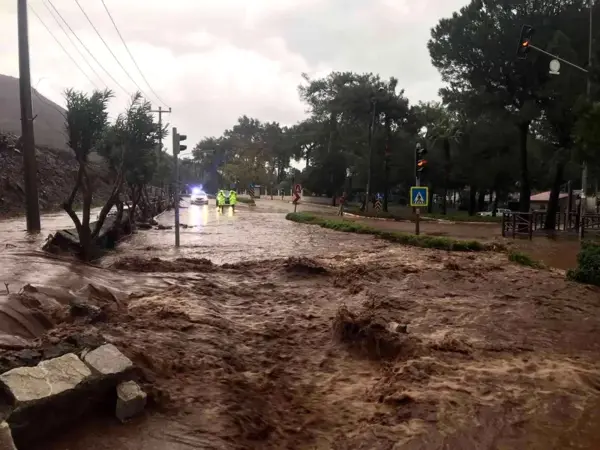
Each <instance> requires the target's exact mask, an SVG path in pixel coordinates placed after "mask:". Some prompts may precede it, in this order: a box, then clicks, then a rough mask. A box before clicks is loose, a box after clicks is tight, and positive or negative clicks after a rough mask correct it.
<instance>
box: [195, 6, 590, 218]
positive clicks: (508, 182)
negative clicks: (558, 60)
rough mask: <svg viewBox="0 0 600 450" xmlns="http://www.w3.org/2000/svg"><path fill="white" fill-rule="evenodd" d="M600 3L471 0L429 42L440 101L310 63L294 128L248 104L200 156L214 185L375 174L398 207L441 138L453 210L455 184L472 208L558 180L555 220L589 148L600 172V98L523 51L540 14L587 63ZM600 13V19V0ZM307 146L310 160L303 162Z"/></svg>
mask: <svg viewBox="0 0 600 450" xmlns="http://www.w3.org/2000/svg"><path fill="white" fill-rule="evenodd" d="M588 4H589V3H588V1H587V0H549V1H543V2H542V1H539V0H500V1H497V0H472V1H471V2H470V3H469V4H468V5H467V6H465V7H463V8H461V9H460V10H459V11H457V12H455V13H454V14H453V15H452V16H451V17H449V18H444V19H442V20H440V21H439V23H438V24H437V25H436V26H435V27H434V28H433V29H432V31H431V39H430V41H429V42H428V49H429V52H430V56H431V60H432V63H433V65H434V66H435V67H436V68H437V69H438V70H439V71H440V73H441V75H442V79H443V81H444V83H445V85H444V88H443V89H442V90H441V92H440V93H441V98H442V101H441V102H438V103H427V104H423V103H419V104H413V105H410V104H409V102H408V100H407V99H406V97H405V96H404V91H403V90H402V89H401V87H400V86H398V80H396V79H395V78H390V79H387V80H385V79H382V78H380V76H379V75H377V74H372V73H363V74H360V73H354V72H332V73H330V74H329V75H327V76H324V77H321V78H314V79H313V78H310V77H309V76H307V75H303V82H302V84H301V85H300V86H299V88H298V93H299V97H300V99H301V100H302V101H303V102H304V103H305V104H306V106H307V113H308V115H307V117H306V118H305V119H304V120H302V121H300V122H299V123H297V124H294V125H292V126H288V127H284V126H281V125H279V124H270V123H263V122H260V121H259V120H258V119H253V118H249V117H246V116H242V117H241V118H240V119H239V121H238V123H237V124H235V125H234V126H233V127H232V128H231V129H229V130H226V131H224V132H223V134H222V136H220V137H212V138H207V139H204V140H203V141H201V142H200V143H198V145H197V147H196V150H195V152H194V158H195V160H196V161H197V162H198V163H199V164H201V166H202V167H203V171H204V172H207V173H208V172H210V173H213V174H214V175H215V176H214V177H213V178H212V179H213V181H214V184H215V185H222V184H224V183H225V184H227V183H239V185H240V186H242V187H245V186H247V185H249V184H251V183H254V184H264V185H269V186H273V185H278V186H284V185H285V186H289V185H290V184H291V182H302V183H303V186H304V187H305V188H306V189H308V190H309V191H310V192H313V193H315V194H323V195H327V196H331V197H333V198H334V199H335V196H336V195H339V194H340V193H341V192H343V191H345V190H350V192H351V194H352V195H354V196H357V195H358V196H359V197H360V196H361V195H362V194H363V193H364V192H365V187H366V184H367V180H368V179H370V180H371V189H370V190H371V192H378V193H383V195H384V198H385V199H386V201H385V202H384V204H385V205H386V206H387V198H388V195H392V194H393V198H394V199H395V201H400V202H403V201H406V197H407V192H408V188H409V187H410V186H411V185H412V184H413V180H414V176H415V167H414V164H415V162H414V158H415V146H416V144H417V143H418V142H420V143H421V144H422V145H425V146H426V148H427V150H428V155H427V160H428V165H427V168H426V170H425V172H424V173H423V177H422V180H424V181H425V182H426V183H427V184H428V185H429V186H430V191H431V192H432V193H434V194H435V195H436V197H437V198H436V201H435V203H436V204H437V205H439V209H440V211H441V212H442V213H446V211H447V209H448V201H450V199H453V198H454V197H456V193H459V194H461V195H460V199H459V205H458V206H459V207H462V206H463V205H464V204H468V209H469V211H470V213H472V214H473V213H475V212H476V211H477V210H480V209H482V208H488V207H493V208H497V207H498V205H499V204H500V203H506V202H508V201H509V200H510V199H511V198H513V197H515V196H517V198H520V209H521V210H522V211H528V210H529V208H530V204H529V202H530V194H531V191H532V190H533V191H540V190H548V189H549V190H551V197H550V198H551V201H550V206H549V212H550V213H551V214H548V221H547V223H546V225H547V226H548V227H550V228H552V227H553V226H554V225H553V220H554V219H555V214H552V213H553V212H555V211H557V209H556V208H557V205H558V196H559V192H560V190H561V189H562V188H563V187H564V184H565V181H567V180H574V181H577V180H578V179H579V175H578V171H577V165H578V164H579V163H580V162H581V161H582V160H586V161H588V163H590V168H591V169H592V173H598V170H597V168H598V166H599V164H598V163H599V161H598V158H597V157H596V156H595V155H596V153H597V152H595V151H593V149H594V148H597V147H598V144H599V141H600V137H599V136H600V135H599V134H598V133H597V132H596V130H595V129H596V127H595V123H596V122H597V121H598V118H599V116H600V113H599V112H598V111H600V108H599V107H598V106H597V104H589V103H588V102H586V101H585V99H584V97H585V94H586V92H585V76H584V74H583V73H581V72H580V71H578V70H577V69H574V68H572V67H569V66H565V67H563V68H562V70H561V74H560V75H559V76H555V75H551V74H549V72H548V63H549V58H548V56H547V55H545V54H543V53H541V52H536V51H531V52H530V53H529V55H528V57H527V58H526V59H524V60H520V59H517V58H516V49H517V45H518V37H519V33H520V29H521V26H522V25H524V24H528V25H531V26H533V27H534V28H535V35H534V36H535V38H534V40H535V45H536V46H538V47H539V48H541V49H543V50H545V51H548V52H551V53H555V54H559V55H561V57H563V58H566V59H568V60H570V61H572V62H574V63H575V64H578V65H581V66H586V60H587V48H588V46H587V42H588V35H587V30H588V20H589V17H588V16H589V9H588ZM593 14H594V20H596V19H597V20H600V16H599V17H597V18H596V17H595V16H598V15H600V8H596V9H595V10H594V12H593ZM598 37H600V36H594V39H595V40H599V39H597V38H598ZM594 57H595V56H594ZM592 79H593V80H594V81H595V80H596V79H597V74H596V72H593V73H592ZM596 91H597V89H595V88H592V96H594V95H595V92H596ZM294 159H296V160H303V161H304V162H305V164H306V167H305V168H304V170H302V171H301V172H297V171H295V170H292V169H291V167H290V161H292V160H294ZM348 175H350V177H348ZM369 175H370V177H369ZM467 198H468V199H467ZM465 200H467V201H465ZM334 201H335V200H334ZM488 203H491V204H488ZM454 206H457V205H454Z"/></svg>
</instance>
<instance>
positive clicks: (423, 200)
mask: <svg viewBox="0 0 600 450" xmlns="http://www.w3.org/2000/svg"><path fill="white" fill-rule="evenodd" d="M428 202H429V188H428V187H427V186H413V187H411V188H410V206H416V207H423V208H426V207H427V206H428Z"/></svg>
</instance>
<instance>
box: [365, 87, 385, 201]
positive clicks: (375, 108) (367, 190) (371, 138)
mask: <svg viewBox="0 0 600 450" xmlns="http://www.w3.org/2000/svg"><path fill="white" fill-rule="evenodd" d="M377 92H378V93H381V92H385V89H384V88H383V87H380V88H379V89H377ZM371 103H372V104H373V106H372V110H373V114H372V116H371V127H370V128H369V161H368V173H367V189H366V192H365V196H366V197H365V212H367V211H368V210H369V197H370V196H371V164H372V161H373V145H374V142H375V140H374V139H373V134H374V133H375V117H376V116H377V97H376V96H373V98H372V99H371Z"/></svg>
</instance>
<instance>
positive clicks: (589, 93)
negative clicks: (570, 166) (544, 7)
mask: <svg viewBox="0 0 600 450" xmlns="http://www.w3.org/2000/svg"><path fill="white" fill-rule="evenodd" d="M589 1H590V4H589V11H590V21H589V22H590V23H589V42H588V67H587V72H586V78H587V83H586V96H587V99H588V101H591V99H592V80H591V72H592V39H593V37H592V33H593V31H594V29H593V17H594V14H593V11H594V0H589ZM587 178H588V166H587V162H586V161H583V164H582V167H581V196H580V198H581V201H580V205H579V206H580V208H581V209H580V214H579V215H580V217H581V218H580V220H579V238H580V239H583V237H584V234H585V231H584V225H585V222H584V218H585V213H586V207H587V205H586V203H587V200H586V194H587V192H586V190H587Z"/></svg>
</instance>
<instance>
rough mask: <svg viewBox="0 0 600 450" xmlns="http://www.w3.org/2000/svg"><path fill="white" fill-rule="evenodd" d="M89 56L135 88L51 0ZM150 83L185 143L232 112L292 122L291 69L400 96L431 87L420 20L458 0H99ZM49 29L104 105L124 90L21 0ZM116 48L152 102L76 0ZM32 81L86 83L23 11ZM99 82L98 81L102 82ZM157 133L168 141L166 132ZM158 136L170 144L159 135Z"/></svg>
mask: <svg viewBox="0 0 600 450" xmlns="http://www.w3.org/2000/svg"><path fill="white" fill-rule="evenodd" d="M52 2H53V4H54V6H55V7H56V8H57V9H58V10H59V11H60V13H61V14H62V15H63V17H64V18H65V19H66V21H67V22H68V23H69V25H70V26H71V27H72V28H73V30H74V31H75V32H76V33H77V35H78V36H79V38H80V39H81V40H82V41H83V43H84V44H86V45H87V46H88V48H89V49H90V50H91V52H92V53H93V54H94V56H96V58H97V59H98V61H100V63H101V64H102V65H103V66H104V67H105V68H106V70H107V71H108V72H110V73H111V74H112V76H113V77H114V78H115V79H116V80H117V81H118V82H119V83H120V84H121V85H122V86H123V87H124V88H125V90H126V91H127V92H129V94H131V93H133V92H134V91H135V90H136V87H135V85H134V83H133V82H132V81H131V80H130V79H129V78H128V77H127V76H126V75H125V73H124V72H123V70H122V69H121V68H120V67H119V66H118V64H117V63H116V62H115V60H114V59H113V57H112V56H111V55H110V53H109V52H108V51H107V50H106V48H105V47H104V45H103V44H102V42H101V40H100V39H99V38H98V36H97V35H96V34H95V32H94V30H93V29H92V28H91V26H90V25H89V23H88V22H87V20H86V19H85V17H84V16H83V14H82V13H81V11H80V10H79V8H78V7H77V4H76V3H75V0H52ZM105 2H106V5H107V6H108V8H109V10H110V11H111V13H112V14H113V17H114V19H115V21H116V23H117V25H118V26H119V28H120V31H121V33H122V35H123V37H124V38H125V40H126V41H127V43H128V45H129V48H130V50H131V52H132V53H133V55H134V57H135V58H136V61H137V63H138V65H139V66H140V68H141V69H142V70H143V72H144V75H145V76H146V78H147V79H148V81H149V82H150V84H151V85H152V87H153V89H154V90H155V91H156V92H157V93H158V95H159V96H160V97H161V98H162V100H164V102H165V103H166V104H167V105H168V106H171V107H172V108H173V114H172V115H171V116H170V117H168V116H167V117H168V121H169V122H170V123H171V124H172V125H174V126H177V127H178V129H179V130H180V132H182V133H187V135H188V137H189V139H188V140H189V142H188V147H189V148H191V147H193V145H194V144H195V143H196V142H197V141H198V140H200V139H201V138H202V137H204V136H211V135H220V134H221V133H222V131H223V130H224V129H225V128H228V127H230V126H232V125H233V124H234V123H235V121H236V120H237V117H238V116H240V115H243V114H247V115H249V116H253V117H256V118H258V119H261V120H265V121H279V122H280V123H282V124H292V123H295V122H296V121H298V120H300V119H302V117H303V115H304V110H305V106H304V105H303V104H302V103H301V102H300V101H299V99H298V94H297V86H298V84H299V83H300V82H301V77H300V75H301V73H302V72H306V73H309V74H310V75H312V76H318V75H323V74H327V73H328V72H329V71H330V70H338V71H344V70H352V71H356V72H375V73H379V74H380V75H381V76H382V77H385V78H387V77H390V76H395V77H397V78H398V79H399V80H400V83H399V86H400V87H401V88H404V89H405V91H406V95H407V96H408V98H409V99H410V100H411V102H417V101H419V100H423V101H427V100H433V99H436V98H437V91H438V89H439V88H440V86H441V84H440V78H439V76H438V73H437V71H436V70H435V69H434V68H433V67H432V66H431V63H430V58H429V53H428V51H427V48H426V43H427V40H428V38H429V33H430V29H431V27H433V26H434V25H435V24H436V23H437V21H438V20H439V19H440V18H442V17H447V16H449V15H450V14H451V13H452V12H453V11H456V10H458V9H459V8H460V7H462V6H464V5H465V4H466V3H467V2H468V0H371V1H369V2H364V1H358V0H251V1H248V0H219V1H214V0H213V1H206V0H168V1H165V0H105ZM16 3H17V2H16V1H14V0H11V1H8V0H0V73H3V74H6V75H12V76H18V57H17V16H16ZM29 3H30V5H31V6H32V7H33V9H34V10H35V11H36V12H37V13H38V14H39V15H40V16H41V18H42V20H43V21H44V23H45V24H46V25H48V26H49V27H50V29H51V30H52V32H53V33H54V35H55V36H56V37H57V38H58V39H59V40H60V41H61V42H62V44H63V45H64V47H65V48H66V49H67V50H68V51H69V52H71V54H72V55H73V57H74V58H75V59H76V60H77V61H78V62H79V64H80V66H81V67H82V69H84V70H85V71H86V73H88V74H89V75H90V76H91V77H92V79H93V80H94V81H95V82H96V83H97V84H98V85H99V86H101V87H104V86H106V85H108V87H110V88H111V89H113V90H114V91H115V94H116V98H115V100H114V101H113V102H112V105H111V116H113V117H114V116H116V114H118V113H119V112H120V111H121V110H122V109H123V108H124V107H125V106H126V104H127V102H128V100H129V96H128V94H127V93H126V92H123V91H122V90H121V89H120V88H119V87H117V85H116V84H115V83H114V82H113V81H111V79H110V77H109V76H108V75H107V74H106V73H105V72H104V71H103V70H102V69H100V68H99V67H98V66H97V65H96V63H94V61H93V60H92V59H91V58H90V57H89V55H88V54H87V53H86V52H85V50H83V49H81V51H82V52H83V54H84V55H85V56H86V57H87V59H88V60H89V61H90V63H91V64H92V65H93V66H94V68H95V69H96V71H97V72H98V74H99V75H100V77H101V78H102V81H101V80H100V79H98V77H96V76H95V75H93V73H92V71H91V70H90V68H89V67H88V66H87V65H86V64H85V62H84V61H83V60H82V57H81V56H80V55H79V53H77V52H76V51H75V50H74V48H73V46H72V44H71V43H70V42H69V41H68V40H67V37H66V36H65V34H64V33H63V32H62V31H61V29H60V28H59V26H58V25H57V23H56V22H55V20H54V19H53V18H52V16H51V15H50V13H49V12H48V10H47V9H46V7H45V6H44V4H47V0H29ZM80 4H81V5H82V6H83V7H84V9H85V10H86V12H87V13H88V15H89V16H90V18H91V19H92V21H93V22H94V25H95V26H96V27H97V28H98V29H99V31H100V32H101V34H102V36H103V37H104V39H105V40H106V41H107V43H108V44H109V45H110V46H111V48H112V49H113V52H114V53H115V54H116V55H117V57H118V58H119V60H120V61H121V62H122V64H123V65H124V66H125V68H126V69H127V70H128V71H129V73H130V74H131V76H132V77H133V78H134V80H135V81H136V82H137V83H138V84H139V85H140V87H141V88H142V89H143V90H144V92H145V93H147V94H148V97H149V98H150V99H151V100H152V101H153V103H154V104H155V105H156V106H157V107H158V105H159V104H160V103H159V102H158V101H157V99H156V98H155V96H153V95H152V94H151V92H150V90H149V89H148V87H147V85H146V84H145V83H144V82H143V79H142V78H141V77H140V76H139V73H138V72H137V70H136V69H135V66H134V65H133V63H132V62H131V60H130V58H129V56H128V55H127V52H126V50H125V48H124V46H123V45H122V43H121V42H120V40H119V38H118V35H117V34H116V32H115V30H114V28H113V26H112V24H111V22H110V20H109V18H108V16H107V14H106V12H105V11H104V9H103V7H102V3H101V1H100V0H80ZM29 22H30V23H29V25H30V50H31V64H32V84H33V85H34V86H35V87H37V89H38V91H40V92H41V93H42V94H44V95H45V96H47V97H48V98H50V99H51V100H53V101H55V102H56V103H58V104H60V105H63V104H64V101H63V98H62V92H63V91H64V90H65V89H66V88H69V87H73V88H76V89H81V90H91V89H93V85H91V84H90V82H89V81H88V80H87V79H86V78H85V76H84V75H82V74H81V72H80V71H79V70H78V69H77V67H76V66H75V65H74V64H73V62H72V61H71V60H70V59H69V57H68V56H66V55H65V53H64V52H63V50H62V49H61V48H60V47H59V46H58V44H57V43H56V42H55V41H54V39H53V38H52V37H51V36H50V34H49V33H48V32H47V31H46V29H45V28H44V27H43V25H42V24H41V23H40V21H39V20H38V19H37V18H36V17H35V15H33V14H31V13H30V17H29ZM105 83H106V84H105ZM163 106H166V105H163ZM167 144H168V143H167ZM168 147H169V148H170V146H168Z"/></svg>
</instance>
